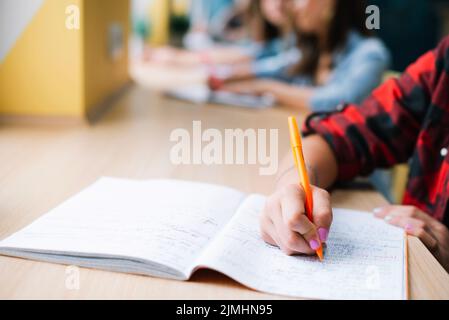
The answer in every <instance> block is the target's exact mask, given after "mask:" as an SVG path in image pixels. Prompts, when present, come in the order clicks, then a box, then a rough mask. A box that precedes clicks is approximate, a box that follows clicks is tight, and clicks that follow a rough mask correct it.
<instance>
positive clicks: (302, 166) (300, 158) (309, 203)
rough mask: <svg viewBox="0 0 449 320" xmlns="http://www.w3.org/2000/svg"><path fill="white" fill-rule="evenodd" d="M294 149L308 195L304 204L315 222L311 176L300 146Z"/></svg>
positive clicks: (301, 181) (301, 179)
mask: <svg viewBox="0 0 449 320" xmlns="http://www.w3.org/2000/svg"><path fill="white" fill-rule="evenodd" d="M294 151H295V152H294V154H295V158H296V159H297V160H296V161H295V162H296V163H297V165H298V166H299V173H300V183H301V186H302V188H303V189H304V193H305V196H306V197H305V204H304V206H305V209H306V214H307V218H309V220H310V221H312V222H313V193H312V187H311V186H310V181H309V176H308V174H307V169H306V165H305V161H304V156H303V153H302V152H301V150H300V149H299V148H298V147H295V148H294Z"/></svg>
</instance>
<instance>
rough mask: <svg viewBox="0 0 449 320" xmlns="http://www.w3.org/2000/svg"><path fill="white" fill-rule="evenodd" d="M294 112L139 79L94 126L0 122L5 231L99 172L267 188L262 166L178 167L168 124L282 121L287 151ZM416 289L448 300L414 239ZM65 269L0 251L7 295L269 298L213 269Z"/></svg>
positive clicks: (349, 198)
mask: <svg viewBox="0 0 449 320" xmlns="http://www.w3.org/2000/svg"><path fill="white" fill-rule="evenodd" d="M289 113H290V112H289V111H287V110H284V109H274V110H265V111H248V110H243V109H236V108H229V107H219V106H195V105H191V104H188V103H184V102H180V101H176V100H168V99H166V98H164V97H161V96H159V95H156V94H153V93H151V92H149V91H148V90H144V89H142V88H139V87H133V88H132V89H131V90H130V91H129V92H128V93H127V94H126V95H125V96H124V97H123V98H121V99H120V100H119V101H118V102H117V106H116V107H115V108H114V110H113V111H112V112H110V113H109V114H108V115H107V116H106V117H105V118H104V119H103V120H102V121H101V122H99V123H98V124H96V125H95V126H91V127H90V126H87V125H81V126H70V127H67V126H65V127H64V126H59V127H55V126H53V127H48V126H45V127H42V126H41V127H39V126H34V127H32V126H31V127H30V126H20V125H15V126H12V125H9V126H2V127H0V159H1V166H0V185H1V188H0V238H4V237H7V236H8V235H10V234H11V233H13V232H15V231H17V230H19V229H20V228H22V227H24V226H26V225H27V224H29V223H31V222H32V221H33V220H35V219H36V218H38V217H39V216H40V215H42V214H44V213H46V212H47V211H48V210H50V209H52V208H53V207H55V206H56V205H58V204H59V203H61V202H62V201H64V200H65V199H67V198H68V197H69V196H71V195H73V194H76V193H77V192H79V191H80V190H81V189H83V188H84V187H86V186H88V185H89V184H91V183H93V182H94V181H95V180H97V179H98V178H99V177H101V176H118V177H127V178H136V179H151V178H177V179H188V180H200V181H205V182H210V183H218V184H225V185H228V186H231V187H235V188H238V189H240V190H243V191H247V192H250V191H251V192H260V193H265V194H269V193H270V191H271V190H272V186H271V183H272V177H262V176H259V174H258V166H238V165H235V166H229V165H227V166H224V165H223V166H210V167H207V166H174V165H171V164H170V162H169V150H170V148H171V146H172V144H171V143H170V142H169V134H170V132H171V131H172V130H173V129H175V128H179V127H183V128H191V127H192V120H201V121H202V124H203V128H211V127H213V128H218V129H225V128H243V129H245V128H278V129H279V134H280V145H279V151H280V154H281V155H282V154H284V153H286V152H287V151H288V150H289V149H288V148H289V145H288V132H287V130H286V129H287V125H286V119H287V116H288V115H289ZM332 200H333V205H334V206H336V207H347V208H354V209H362V210H371V209H373V208H374V207H377V206H379V205H382V204H384V203H385V200H384V199H383V198H382V197H381V196H380V195H379V194H378V193H376V192H372V191H358V192H352V191H337V192H335V193H334V194H333V197H332ZM409 248H410V251H409V252H410V266H409V270H410V287H411V297H412V298H415V299H420V298H421V299H422V298H446V299H448V298H449V276H448V274H447V273H446V272H445V271H444V270H443V268H442V267H441V266H440V265H439V264H438V262H437V261H436V260H435V259H434V258H433V256H432V255H431V254H430V253H429V252H428V251H427V250H426V249H425V247H424V246H423V245H422V244H421V242H420V241H419V240H417V239H415V238H411V239H409ZM65 271H66V267H65V266H61V265H56V264H49V263H42V262H35V261H28V260H22V259H16V258H9V257H0V298H3V299H4V298H7V299H10V298H45V299H47V298H50V299H57V298H74V299H79V298H82V299H91V298H106V299H113V298H114V299H115V298H118V299H122V298H126V299H128V298H132V299H167V298H172V299H187V298H189V299H210V298H214V299H234V298H238V299H261V298H265V299H271V298H279V297H276V296H271V295H267V294H263V293H259V292H255V291H252V290H249V289H247V288H245V287H243V286H241V285H239V284H237V283H236V282H234V281H232V280H230V279H229V278H227V277H225V276H222V275H220V274H218V273H215V272H212V271H200V272H199V273H197V274H196V275H195V276H194V277H193V279H192V281H189V282H179V281H171V280H163V279H156V278H151V277H144V276H137V275H128V274H121V273H112V272H105V271H99V270H89V269H80V271H81V272H80V289H79V290H68V289H66V287H65V282H66V274H65Z"/></svg>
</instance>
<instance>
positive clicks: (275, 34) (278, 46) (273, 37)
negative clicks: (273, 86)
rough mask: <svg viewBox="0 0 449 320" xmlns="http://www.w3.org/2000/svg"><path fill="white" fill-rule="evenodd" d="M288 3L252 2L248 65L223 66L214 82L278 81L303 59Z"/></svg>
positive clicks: (213, 76) (248, 17)
mask: <svg viewBox="0 0 449 320" xmlns="http://www.w3.org/2000/svg"><path fill="white" fill-rule="evenodd" d="M283 2H284V0H251V2H250V4H249V7H248V9H247V13H246V26H247V28H248V32H249V39H250V40H249V41H248V43H247V44H246V51H247V52H248V54H249V55H250V56H251V58H252V59H251V60H250V61H247V62H246V63H240V64H228V65H221V66H218V67H217V68H215V71H216V72H215V73H214V74H211V79H210V80H211V86H212V87H213V88H214V81H216V82H217V83H218V86H219V85H220V83H221V82H223V81H226V82H230V81H236V80H243V79H248V78H253V77H274V76H277V75H279V74H281V73H282V71H283V70H284V69H285V68H287V67H288V66H292V65H293V64H295V63H296V62H297V61H298V59H299V50H298V49H297V48H296V37H295V34H294V33H293V32H292V28H291V23H290V21H289V19H288V17H287V15H286V12H285V8H284V3H283Z"/></svg>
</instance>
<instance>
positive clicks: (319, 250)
mask: <svg viewBox="0 0 449 320" xmlns="http://www.w3.org/2000/svg"><path fill="white" fill-rule="evenodd" d="M316 254H317V256H318V258H319V259H320V261H323V260H324V256H323V247H319V248H318V249H317V250H316Z"/></svg>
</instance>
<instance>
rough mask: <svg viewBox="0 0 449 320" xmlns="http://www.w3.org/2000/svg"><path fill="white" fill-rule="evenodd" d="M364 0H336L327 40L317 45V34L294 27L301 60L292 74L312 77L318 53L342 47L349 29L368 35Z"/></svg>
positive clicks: (318, 56)
mask: <svg viewBox="0 0 449 320" xmlns="http://www.w3.org/2000/svg"><path fill="white" fill-rule="evenodd" d="M365 8H366V1H364V0H336V3H335V11H334V15H333V17H332V20H331V21H330V23H329V29H328V35H327V41H326V43H325V44H324V46H322V47H320V46H319V40H318V36H317V35H315V34H310V33H305V32H302V31H301V30H298V28H295V30H296V33H297V46H298V48H299V49H300V50H301V54H302V57H301V61H300V62H299V63H298V65H296V66H294V67H293V68H292V70H291V73H292V74H302V75H308V76H312V77H314V76H315V74H316V72H317V69H318V63H319V58H320V54H321V53H322V52H323V51H326V52H334V51H335V50H338V49H339V48H341V47H343V46H344V44H345V43H346V40H347V37H348V34H349V32H350V31H352V30H355V31H357V32H359V33H361V34H362V35H366V36H369V35H371V32H370V31H369V30H368V29H367V28H366V26H365V19H366V17H365Z"/></svg>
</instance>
